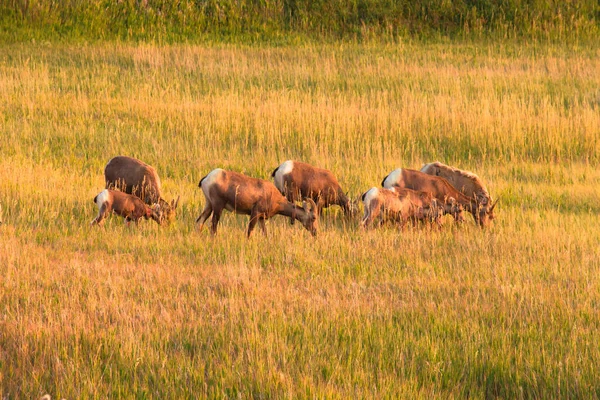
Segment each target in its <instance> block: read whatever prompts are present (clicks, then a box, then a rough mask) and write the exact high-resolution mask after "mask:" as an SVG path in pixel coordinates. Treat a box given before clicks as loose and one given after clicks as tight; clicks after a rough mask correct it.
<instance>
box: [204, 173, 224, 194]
mask: <svg viewBox="0 0 600 400" xmlns="http://www.w3.org/2000/svg"><path fill="white" fill-rule="evenodd" d="M224 172H225V171H224V170H223V169H221V168H216V169H213V170H212V171H210V172H209V173H208V175H206V178H204V180H203V181H202V192H203V193H204V197H206V198H207V199H208V200H209V201H210V196H209V194H208V190H209V188H210V187H211V186H212V185H214V184H215V182H216V181H217V180H218V179H219V177H220V176H221V174H222V173H224Z"/></svg>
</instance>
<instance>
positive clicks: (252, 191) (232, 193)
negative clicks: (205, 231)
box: [196, 168, 318, 237]
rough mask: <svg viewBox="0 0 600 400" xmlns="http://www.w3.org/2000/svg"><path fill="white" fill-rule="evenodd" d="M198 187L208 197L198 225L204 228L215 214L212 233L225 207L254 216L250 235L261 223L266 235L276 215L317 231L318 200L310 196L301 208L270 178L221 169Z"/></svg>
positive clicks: (205, 178) (216, 170)
mask: <svg viewBox="0 0 600 400" xmlns="http://www.w3.org/2000/svg"><path fill="white" fill-rule="evenodd" d="M198 186H199V187H200V188H201V189H202V192H203V193H204V197H206V205H205V206H204V210H203V211H202V213H201V214H200V216H199V217H198V219H196V224H200V226H199V229H201V228H202V226H204V222H205V221H206V220H207V219H208V217H210V215H211V214H212V226H211V233H212V234H213V235H214V234H216V233H217V225H218V224H219V219H220V218H221V213H222V212H223V210H224V209H225V210H228V211H233V212H235V213H238V214H247V215H250V223H249V224H248V231H247V234H248V237H250V234H251V233H252V230H253V229H254V226H255V225H256V223H257V222H258V223H260V227H261V229H262V231H263V233H264V234H265V235H266V234H267V230H266V227H265V220H266V219H269V218H271V217H272V216H274V215H275V214H281V215H285V216H287V217H290V218H294V219H297V220H298V221H300V222H302V225H304V227H305V228H306V229H307V230H308V231H309V232H310V233H311V234H312V235H313V236H314V235H316V234H317V222H318V221H317V215H316V208H317V205H316V204H315V202H314V201H313V200H312V199H307V200H306V202H305V203H304V207H299V206H297V205H296V204H294V203H291V202H289V201H287V199H286V198H285V197H283V195H282V194H281V193H279V191H278V190H277V188H276V187H275V185H273V184H272V183H271V182H269V181H265V180H262V179H257V178H251V177H249V176H246V175H243V174H240V173H237V172H232V171H225V170H223V169H220V168H217V169H214V170H212V171H211V172H210V173H209V174H208V175H206V176H205V177H204V178H202V179H201V180H200V183H199V184H198ZM307 203H308V204H307ZM309 205H310V208H309Z"/></svg>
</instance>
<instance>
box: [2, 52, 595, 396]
mask: <svg viewBox="0 0 600 400" xmlns="http://www.w3.org/2000/svg"><path fill="white" fill-rule="evenodd" d="M598 55H599V54H598V50H597V49H594V48H584V49H582V48H577V47H572V48H564V47H554V46H527V45H523V44H521V45H517V44H503V45H500V44H479V45H475V44H409V43H407V44H398V45H394V46H376V45H372V46H356V45H347V44H346V45H336V46H333V45H329V46H312V45H311V46H306V47H294V48H291V47H289V48H288V47H282V48H271V47H237V46H231V47H229V46H224V45H223V46H214V47H195V46H186V45H178V46H167V47H156V46H151V45H138V46H130V45H124V44H115V43H111V44H97V45H89V46H70V45H59V44H27V45H26V44H18V45H11V46H4V47H3V48H2V49H1V51H0V105H1V107H0V139H1V143H0V205H1V207H2V214H1V215H0V219H1V220H2V221H3V225H1V226H0V277H1V278H0V332H1V333H0V349H2V351H0V392H1V393H0V394H1V395H2V397H5V396H8V397H17V398H19V397H27V398H31V397H35V396H41V395H43V394H45V393H50V394H51V395H52V396H57V397H66V398H74V397H132V396H139V397H159V398H178V397H206V396H209V397H237V396H238V395H240V396H242V397H276V398H280V397H339V398H347V397H349V396H355V395H357V394H358V396H359V397H382V396H388V397H398V396H404V397H416V396H421V397H431V396H440V397H443V398H447V397H453V396H454V397H463V396H472V397H495V396H500V397H505V398H515V397H546V398H547V397H594V396H598V395H600V392H599V391H600V382H599V381H598V379H597V375H598V374H597V371H596V368H597V365H598V364H599V361H600V350H599V348H598V345H597V343H596V340H595V335H596V332H598V329H599V328H600V327H599V322H600V319H599V318H598V313H597V308H598V303H599V301H600V297H599V294H598V293H600V290H599V289H600V287H599V286H600V278H599V276H600V274H599V273H598V272H599V271H598V269H599V266H600V261H599V260H600V248H599V246H598V243H600V227H599V222H600V221H599V214H600V205H599V204H600V172H599V171H598V170H597V165H598V162H599V161H600V160H599V155H600V61H599V60H600V57H598ZM119 154H123V155H130V156H134V157H137V158H140V159H142V160H144V161H146V162H148V163H149V164H151V165H153V166H155V167H156V168H157V170H158V172H159V174H160V176H161V178H162V182H163V190H164V192H165V197H166V198H167V199H168V200H170V199H171V198H175V197H177V196H181V200H180V209H179V210H178V211H179V213H178V216H177V220H176V221H175V222H174V223H173V224H172V225H170V226H164V227H159V226H158V225H156V224H155V223H153V222H152V221H143V222H142V223H140V226H139V227H137V228H136V227H134V226H131V227H127V226H125V225H124V223H123V221H122V220H121V219H119V218H117V217H112V218H110V219H109V220H108V221H106V223H105V225H104V226H103V227H94V228H93V229H92V228H90V227H89V223H90V222H91V220H92V219H93V218H94V216H95V215H96V213H97V209H96V207H95V205H94V204H93V202H92V199H93V198H94V196H95V195H96V194H97V193H99V192H100V191H101V190H102V189H103V185H104V182H103V176H102V173H103V168H104V165H105V164H106V162H107V161H108V160H109V159H110V158H111V157H112V156H115V155H119ZM287 159H297V160H302V161H306V162H309V163H312V164H315V165H318V166H322V167H325V168H328V169H330V170H332V171H333V172H334V173H335V174H336V175H337V177H338V179H339V181H340V183H341V184H342V187H344V188H345V189H346V190H347V192H348V194H349V195H350V196H351V197H352V198H353V199H355V200H358V199H359V198H360V195H361V194H362V193H364V192H365V191H366V190H368V189H369V188H370V187H372V186H379V185H380V182H381V180H382V178H383V177H384V176H385V175H386V174H387V173H388V172H390V171H391V170H393V169H395V168H398V167H406V168H415V169H419V168H420V167H421V165H422V164H423V163H425V162H431V161H435V160H439V161H443V162H445V163H447V164H450V165H454V166H457V167H460V168H464V169H467V170H471V171H473V172H476V173H477V174H479V175H480V176H481V177H482V178H483V180H484V182H486V183H487V186H488V189H489V191H490V193H491V194H492V197H493V198H494V199H495V198H497V197H500V199H501V200H500V203H499V205H498V211H497V215H498V218H497V219H496V222H495V225H494V226H493V228H491V229H488V230H485V231H482V230H480V229H479V228H477V227H476V226H475V224H474V223H473V221H472V219H471V217H470V216H469V217H468V221H467V222H466V223H465V224H464V225H463V226H462V227H455V226H454V224H453V223H452V221H451V220H449V219H448V220H446V221H445V222H446V224H445V226H444V228H443V229H442V230H440V231H438V230H435V229H433V230H431V229H428V228H426V227H418V228H407V229H405V230H404V231H402V232H400V231H398V230H397V229H395V228H394V227H391V226H387V227H383V228H382V229H376V230H370V231H367V232H363V231H361V230H360V229H359V227H358V220H359V218H360V217H357V219H356V220H347V219H345V218H344V217H343V216H342V215H341V212H340V210H338V209H336V208H332V209H331V210H327V211H326V212H325V215H324V216H323V217H322V219H321V224H320V227H319V234H318V236H317V237H316V238H312V237H311V236H310V234H309V233H308V232H307V231H305V230H304V229H303V228H302V226H301V224H295V225H293V226H290V225H289V222H288V221H287V220H286V219H285V218H283V217H274V218H273V219H272V220H270V221H269V222H268V224H267V230H268V231H269V235H268V237H263V236H262V234H261V233H260V231H256V232H254V234H253V237H252V238H251V239H250V240H246V239H245V232H244V229H245V227H246V224H247V217H244V216H237V217H236V216H233V215H232V214H230V213H226V214H224V216H223V217H222V219H221V223H220V225H219V232H218V233H217V236H216V237H214V238H212V237H210V235H209V234H208V232H207V230H204V231H201V232H198V231H196V230H195V229H194V221H195V218H196V217H197V216H198V214H199V213H200V211H201V209H202V206H203V205H204V198H203V196H202V193H201V191H200V189H199V188H198V187H197V185H198V181H199V180H200V179H201V178H202V177H203V176H204V175H206V174H207V173H208V172H210V171H211V170H212V169H213V168H217V167H221V168H226V169H232V170H236V171H240V172H244V173H246V174H248V175H251V176H256V177H262V178H265V179H270V175H271V171H272V170H273V169H274V168H276V167H277V166H278V165H279V164H280V163H281V162H282V161H285V160H287ZM447 218H449V217H447Z"/></svg>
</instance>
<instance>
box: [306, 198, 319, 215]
mask: <svg viewBox="0 0 600 400" xmlns="http://www.w3.org/2000/svg"><path fill="white" fill-rule="evenodd" d="M305 203H308V204H310V209H311V211H312V212H314V213H316V212H317V203H315V201H314V200H313V199H310V198H307V199H305ZM304 210H306V211H307V212H308V210H307V209H306V204H305V206H304Z"/></svg>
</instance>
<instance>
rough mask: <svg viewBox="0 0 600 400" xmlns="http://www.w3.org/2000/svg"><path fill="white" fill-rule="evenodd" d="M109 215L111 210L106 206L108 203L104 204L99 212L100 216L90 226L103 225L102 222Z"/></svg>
mask: <svg viewBox="0 0 600 400" xmlns="http://www.w3.org/2000/svg"><path fill="white" fill-rule="evenodd" d="M109 213H110V209H109V207H108V206H107V205H106V203H104V204H102V206H101V207H100V209H99V210H98V216H97V217H96V218H94V219H93V220H92V223H91V224H90V225H92V226H94V225H100V224H101V223H102V221H103V220H104V219H105V218H106V217H107V216H108V214H109Z"/></svg>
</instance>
